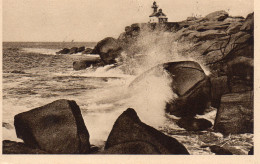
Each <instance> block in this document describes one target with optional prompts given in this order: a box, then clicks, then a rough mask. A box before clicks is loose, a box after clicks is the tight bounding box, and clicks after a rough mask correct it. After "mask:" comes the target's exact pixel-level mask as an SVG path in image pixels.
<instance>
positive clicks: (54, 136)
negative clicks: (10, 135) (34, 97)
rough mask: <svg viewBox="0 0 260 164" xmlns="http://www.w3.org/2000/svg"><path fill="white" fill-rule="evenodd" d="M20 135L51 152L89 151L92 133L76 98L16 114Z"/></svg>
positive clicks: (25, 140)
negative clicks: (87, 126) (88, 129)
mask: <svg viewBox="0 0 260 164" xmlns="http://www.w3.org/2000/svg"><path fill="white" fill-rule="evenodd" d="M14 125H15V129H16V134H17V137H18V138H21V139H22V140H23V141H24V143H25V144H26V145H28V146H29V147H32V148H37V149H41V150H44V151H46V152H48V153H51V154H81V153H88V152H89V151H90V143H89V133H88V131H87V128H86V126H85V124H84V121H83V118H82V115H81V111H80V109H79V107H78V105H77V104H76V102H75V101H70V100H64V99H61V100H57V101H54V102H52V103H50V104H47V105H44V106H42V107H39V108H35V109H32V110H30V111H27V112H23V113H20V114H18V115H16V116H15V117H14Z"/></svg>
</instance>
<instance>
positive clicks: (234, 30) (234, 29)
mask: <svg viewBox="0 0 260 164" xmlns="http://www.w3.org/2000/svg"><path fill="white" fill-rule="evenodd" d="M241 26H242V23H240V22H234V23H232V24H230V25H229V27H228V28H227V30H226V32H227V34H229V35H231V34H235V33H238V32H239V31H240V28H241Z"/></svg>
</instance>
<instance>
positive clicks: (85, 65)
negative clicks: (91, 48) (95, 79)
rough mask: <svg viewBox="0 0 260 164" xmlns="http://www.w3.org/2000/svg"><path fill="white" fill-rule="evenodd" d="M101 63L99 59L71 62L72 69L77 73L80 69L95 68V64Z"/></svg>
mask: <svg viewBox="0 0 260 164" xmlns="http://www.w3.org/2000/svg"><path fill="white" fill-rule="evenodd" d="M100 62H101V61H100V59H93V60H90V59H88V60H80V61H74V62H73V69H74V70H76V71H78V70H82V69H86V68H88V67H90V66H91V65H92V66H95V65H97V64H99V63H100Z"/></svg>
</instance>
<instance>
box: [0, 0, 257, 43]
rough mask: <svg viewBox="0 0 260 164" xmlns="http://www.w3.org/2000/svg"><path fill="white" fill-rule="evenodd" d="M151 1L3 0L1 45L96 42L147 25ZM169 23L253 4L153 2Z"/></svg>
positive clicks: (241, 10)
mask: <svg viewBox="0 0 260 164" xmlns="http://www.w3.org/2000/svg"><path fill="white" fill-rule="evenodd" d="M152 3H153V0H3V41H71V40H74V41H99V40H101V39H103V38H104V37H107V36H112V37H118V35H119V34H120V33H121V32H123V31H124V28H125V26H127V25H131V24H132V23H138V22H148V20H149V15H150V14H151V13H152V9H151V5H152ZM157 4H158V5H159V8H162V9H163V12H164V13H165V14H166V15H167V17H168V18H169V21H181V20H184V19H186V18H187V17H188V16H191V15H192V14H197V15H202V16H205V15H207V14H209V13H211V12H214V11H217V10H226V11H227V12H228V13H229V14H230V15H232V16H244V17H246V16H247V14H249V13H250V12H253V8H254V6H253V0H157Z"/></svg>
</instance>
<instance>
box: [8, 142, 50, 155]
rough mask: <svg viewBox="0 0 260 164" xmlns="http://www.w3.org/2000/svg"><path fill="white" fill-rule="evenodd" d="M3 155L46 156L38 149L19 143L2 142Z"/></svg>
mask: <svg viewBox="0 0 260 164" xmlns="http://www.w3.org/2000/svg"><path fill="white" fill-rule="evenodd" d="M3 154H48V153H47V152H45V151H43V150H40V149H35V148H31V147H29V146H27V145H25V144H24V143H21V142H14V141H9V140H4V141H3Z"/></svg>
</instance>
